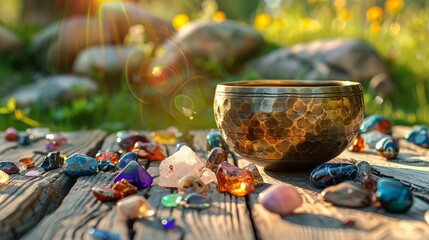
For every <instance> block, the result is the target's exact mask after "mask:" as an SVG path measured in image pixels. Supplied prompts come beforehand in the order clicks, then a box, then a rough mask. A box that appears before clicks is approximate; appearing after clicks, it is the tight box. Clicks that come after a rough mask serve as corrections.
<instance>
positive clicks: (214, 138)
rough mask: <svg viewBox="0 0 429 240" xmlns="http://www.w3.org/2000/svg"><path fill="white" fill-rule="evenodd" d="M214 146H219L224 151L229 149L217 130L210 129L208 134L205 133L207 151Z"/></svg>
mask: <svg viewBox="0 0 429 240" xmlns="http://www.w3.org/2000/svg"><path fill="white" fill-rule="evenodd" d="M215 147H221V148H223V149H224V150H225V151H227V152H228V151H229V147H228V145H227V144H226V142H225V140H224V139H223V137H222V134H221V133H220V131H218V130H215V131H210V132H209V134H207V151H208V152H210V151H211V150H212V149H213V148H215Z"/></svg>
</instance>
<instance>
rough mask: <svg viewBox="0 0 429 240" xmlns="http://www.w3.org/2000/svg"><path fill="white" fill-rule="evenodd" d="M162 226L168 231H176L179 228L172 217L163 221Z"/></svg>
mask: <svg viewBox="0 0 429 240" xmlns="http://www.w3.org/2000/svg"><path fill="white" fill-rule="evenodd" d="M161 224H162V226H163V227H164V228H166V229H170V230H174V229H176V228H177V226H176V220H175V219H174V218H172V217H168V218H164V219H161Z"/></svg>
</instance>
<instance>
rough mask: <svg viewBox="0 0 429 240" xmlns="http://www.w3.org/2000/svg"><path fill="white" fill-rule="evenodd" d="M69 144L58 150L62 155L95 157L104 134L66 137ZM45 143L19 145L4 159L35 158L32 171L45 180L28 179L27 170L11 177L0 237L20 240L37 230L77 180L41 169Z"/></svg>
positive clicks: (0, 204) (1, 206)
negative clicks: (31, 230)
mask: <svg viewBox="0 0 429 240" xmlns="http://www.w3.org/2000/svg"><path fill="white" fill-rule="evenodd" d="M64 135H65V136H66V137H67V138H68V142H69V143H68V144H67V145H64V146H61V147H60V148H59V149H58V150H59V151H60V152H61V154H66V155H70V154H72V153H74V152H83V153H88V154H91V153H92V152H93V151H94V149H96V148H98V147H97V145H98V144H99V143H101V141H102V140H103V138H104V137H105V135H106V134H105V132H103V131H85V132H76V133H66V134H64ZM44 148H45V142H44V141H42V140H40V141H37V142H34V143H33V144H31V145H29V146H19V147H16V148H11V149H8V150H7V151H4V152H3V153H2V154H1V155H0V158H2V159H8V160H9V161H14V162H16V163H17V165H18V162H17V160H18V159H19V158H20V157H22V156H34V161H35V162H36V167H35V168H33V169H31V170H38V171H41V172H43V174H42V177H40V178H33V177H27V176H25V173H26V172H27V171H29V170H26V171H21V172H20V173H19V174H13V175H11V176H10V178H11V179H10V181H9V182H8V183H7V184H6V185H4V186H2V187H1V188H0V236H1V238H2V239H16V238H18V237H20V236H22V235H23V234H24V233H26V232H27V231H29V230H30V229H31V228H32V227H34V226H35V225H36V224H37V223H38V222H39V221H40V220H41V219H42V218H43V217H44V216H45V215H47V214H49V213H50V212H52V211H54V210H55V209H56V208H57V207H58V206H59V205H60V203H61V201H62V199H63V198H64V197H65V195H67V193H68V191H69V190H70V188H71V186H72V185H73V183H74V181H75V180H74V179H72V178H70V177H68V176H66V175H65V174H63V173H62V169H55V170H51V171H48V172H45V171H44V170H43V169H42V168H41V167H39V166H41V163H42V161H43V158H44V155H42V154H36V153H37V152H43V151H44Z"/></svg>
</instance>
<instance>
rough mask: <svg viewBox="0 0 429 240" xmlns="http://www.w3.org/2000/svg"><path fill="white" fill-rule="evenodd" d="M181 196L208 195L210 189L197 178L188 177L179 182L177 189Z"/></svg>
mask: <svg viewBox="0 0 429 240" xmlns="http://www.w3.org/2000/svg"><path fill="white" fill-rule="evenodd" d="M177 189H178V190H179V194H184V195H188V194H190V193H199V194H207V191H208V187H207V185H205V184H204V183H203V181H201V179H200V178H199V177H197V176H193V175H188V176H184V177H182V178H181V179H180V180H179V186H178V187H177Z"/></svg>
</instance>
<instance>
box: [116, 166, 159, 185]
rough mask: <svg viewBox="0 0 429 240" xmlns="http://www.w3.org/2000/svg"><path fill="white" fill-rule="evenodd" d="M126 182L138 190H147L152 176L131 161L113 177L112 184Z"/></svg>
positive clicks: (151, 181)
mask: <svg viewBox="0 0 429 240" xmlns="http://www.w3.org/2000/svg"><path fill="white" fill-rule="evenodd" d="M122 179H125V180H127V181H128V182H130V183H131V184H132V185H134V186H135V187H136V188H138V189H142V188H147V187H149V186H151V185H152V183H153V178H152V176H151V175H150V174H149V173H148V172H147V171H146V169H144V168H143V167H142V166H140V164H139V163H138V162H135V161H131V162H130V163H128V164H127V166H125V168H124V169H122V171H121V172H120V173H119V174H118V175H117V176H116V177H115V179H114V180H113V182H114V183H116V182H118V181H121V180H122Z"/></svg>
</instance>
